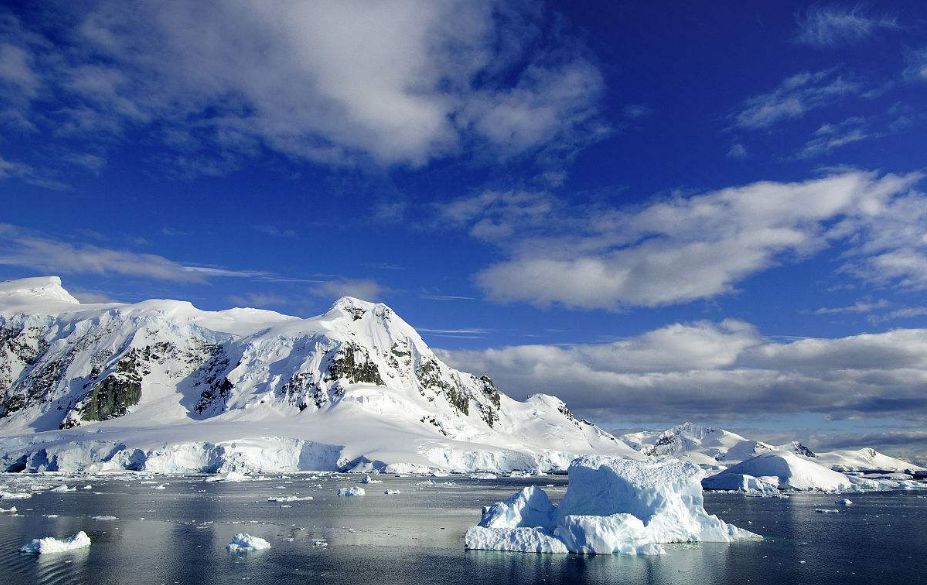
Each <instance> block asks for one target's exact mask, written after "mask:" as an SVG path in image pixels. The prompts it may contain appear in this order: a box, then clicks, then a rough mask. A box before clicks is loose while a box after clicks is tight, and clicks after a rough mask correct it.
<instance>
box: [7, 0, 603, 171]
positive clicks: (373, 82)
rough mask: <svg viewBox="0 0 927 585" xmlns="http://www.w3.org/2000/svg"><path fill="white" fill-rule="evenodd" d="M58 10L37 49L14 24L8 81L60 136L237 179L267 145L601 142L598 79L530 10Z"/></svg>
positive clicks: (333, 5)
mask: <svg viewBox="0 0 927 585" xmlns="http://www.w3.org/2000/svg"><path fill="white" fill-rule="evenodd" d="M59 8H60V9H59V10H58V12H56V15H55V18H54V19H46V21H44V22H41V23H40V24H41V29H42V33H43V35H45V36H42V37H41V41H42V42H38V43H36V42H31V43H30V42H27V41H26V40H25V38H26V36H27V35H31V37H30V38H35V37H36V35H37V34H38V33H37V32H35V31H30V32H28V33H27V32H26V30H25V29H26V28H28V26H27V25H22V23H20V22H19V21H17V20H16V19H15V18H14V17H7V20H8V21H10V22H14V23H16V25H17V26H15V27H14V26H10V27H7V29H8V30H7V31H6V32H7V34H6V35H5V36H6V37H8V39H7V42H6V43H5V44H2V45H0V54H2V55H8V56H9V57H10V58H9V59H7V60H6V61H5V62H4V61H3V60H0V62H3V63H4V65H3V66H0V81H2V80H8V81H9V82H11V83H16V84H18V85H19V86H21V87H24V88H28V89H30V91H33V92H38V91H39V87H41V86H44V87H45V88H46V91H45V93H44V94H43V95H42V96H40V97H43V98H44V99H45V100H46V101H47V102H49V104H50V106H53V107H49V108H46V110H52V111H57V112H58V117H59V118H61V119H58V120H56V121H55V123H56V125H57V127H58V131H59V132H64V133H70V134H71V135H77V134H78V133H86V132H87V131H88V130H90V129H93V130H94V131H95V133H97V134H99V133H106V134H108V135H109V136H111V137H118V136H119V135H120V133H122V132H123V131H125V130H126V129H129V128H147V127H149V125H153V126H156V127H157V128H158V129H159V132H160V133H161V137H162V139H163V140H164V142H165V144H166V145H167V146H169V147H170V148H172V149H173V150H175V151H176V152H175V157H176V159H177V160H176V161H175V162H176V163H177V164H180V165H181V166H184V167H185V168H187V169H190V170H192V169H197V168H198V167H200V172H213V173H221V172H225V171H227V170H228V169H229V168H233V167H234V166H235V165H236V164H237V162H236V161H237V159H238V158H239V157H246V156H253V155H255V154H256V153H257V152H259V150H260V148H261V147H267V148H270V149H273V150H276V151H278V152H282V153H284V154H286V155H288V156H290V157H293V158H296V159H308V160H313V161H320V162H323V163H335V164H344V163H347V162H353V161H356V160H358V159H359V158H364V159H366V158H369V159H373V160H374V161H376V162H378V163H379V164H382V165H393V164H405V165H412V166H416V165H422V164H425V163H427V162H429V161H430V160H433V159H435V158H440V157H444V156H449V155H453V154H454V153H458V152H460V151H461V150H462V149H469V148H475V149H477V150H483V149H485V148H486V147H490V148H493V149H497V151H498V152H499V153H503V154H505V155H507V156H511V155H517V154H521V153H529V152H532V151H535V150H538V149H549V148H574V147H576V146H577V145H581V144H583V143H584V141H587V140H589V139H590V137H594V136H596V135H598V133H600V132H601V130H602V128H601V123H599V122H596V120H597V119H598V109H599V108H598V103H599V101H600V98H601V96H602V93H603V90H604V88H603V84H602V79H601V75H600V74H599V72H598V69H597V68H596V66H595V65H593V64H592V63H591V61H590V60H589V59H587V58H586V57H584V56H583V54H582V51H581V50H580V49H578V48H577V44H576V42H575V41H574V40H572V39H570V38H569V37H568V36H566V35H565V34H563V32H562V28H563V27H548V26H547V17H548V16H549V15H546V14H545V13H544V11H543V10H542V7H541V6H540V5H537V4H535V3H534V2H523V3H516V4H512V3H503V2H497V1H496V0H476V1H469V0H452V1H449V2H430V1H427V0H389V1H387V2H377V3H369V2H362V1H358V0H347V1H340V2H325V1H323V2H299V1H294V0H288V1H282V2H237V1H236V2H179V1H168V2H154V1H143V2H133V3H132V4H126V3H125V2H121V1H118V0H97V1H94V2H90V3H89V4H81V5H80V6H73V7H70V6H67V5H61V6H59ZM27 24H28V25H29V26H34V27H36V28H39V24H36V23H31V22H30V23H27ZM548 28H551V29H556V31H555V32H550V31H548ZM49 39H54V42H52V41H50V40H49ZM30 64H36V65H34V66H33V65H30ZM59 100H61V102H60V103H58V102H59ZM65 101H66V102H67V103H65ZM216 152H218V153H219V154H218V155H217V154H215V153H216ZM213 159H214V160H213Z"/></svg>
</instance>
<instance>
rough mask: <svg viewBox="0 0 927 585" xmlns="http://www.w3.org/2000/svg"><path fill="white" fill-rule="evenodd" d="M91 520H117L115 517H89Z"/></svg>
mask: <svg viewBox="0 0 927 585" xmlns="http://www.w3.org/2000/svg"><path fill="white" fill-rule="evenodd" d="M90 519H91V520H99V521H100V522H112V521H113V520H119V518H117V517H115V516H91V517H90Z"/></svg>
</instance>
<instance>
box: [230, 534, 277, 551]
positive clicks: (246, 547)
mask: <svg viewBox="0 0 927 585" xmlns="http://www.w3.org/2000/svg"><path fill="white" fill-rule="evenodd" d="M268 548H270V543H269V542H267V541H266V540H264V539H263V538H261V537H260V536H251V535H250V534H245V533H244V532H239V533H238V534H236V535H235V536H233V537H232V541H231V542H229V543H228V544H227V545H226V546H225V550H227V551H229V552H230V553H246V552H253V551H257V550H266V549H268Z"/></svg>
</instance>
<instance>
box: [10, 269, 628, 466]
mask: <svg viewBox="0 0 927 585" xmlns="http://www.w3.org/2000/svg"><path fill="white" fill-rule="evenodd" d="M588 453H599V454H607V455H617V456H623V457H630V458H638V459H640V458H642V457H643V456H642V455H641V454H640V453H639V452H638V451H636V450H634V449H632V448H630V447H629V446H628V445H626V444H625V443H624V442H622V441H619V440H617V439H616V438H615V437H613V436H612V435H610V434H608V433H606V432H604V431H602V430H601V429H599V428H598V427H596V426H595V425H593V424H591V423H589V422H586V421H583V420H579V419H577V418H576V417H574V416H573V415H572V414H571V413H570V411H569V410H568V409H567V407H566V405H564V403H563V402H562V401H560V400H559V399H557V398H555V397H553V396H547V395H540V394H539V395H535V396H532V397H531V398H529V399H528V400H526V401H525V402H518V401H515V400H512V399H510V398H509V397H508V396H506V395H505V394H503V393H501V392H500V391H499V390H498V389H497V388H496V387H495V385H494V384H493V382H492V380H491V379H489V378H488V377H485V376H476V375H472V374H468V373H464V372H460V371H457V370H454V369H452V368H450V367H449V366H447V365H446V364H444V363H443V362H442V361H441V360H440V359H438V358H437V357H436V355H435V354H434V353H433V352H432V351H431V349H429V348H428V346H427V345H426V344H425V343H424V341H423V340H422V338H421V337H420V336H419V335H418V333H416V331H415V330H414V329H413V328H412V327H411V326H410V325H408V324H407V323H406V322H405V321H403V320H402V319H401V318H400V317H399V316H397V315H396V314H395V313H394V312H393V311H392V310H391V309H390V308H389V307H387V306H385V305H383V304H374V303H369V302H365V301H362V300H359V299H355V298H350V297H345V298H342V299H340V300H338V301H337V302H336V303H335V304H334V305H333V306H332V307H331V309H330V310H329V311H328V312H326V313H325V314H323V315H320V316H318V317H313V318H309V319H300V318H296V317H289V316H286V315H281V314H279V313H275V312H271V311H263V310H257V309H230V310H226V311H203V310H200V309H197V308H196V307H194V306H193V305H191V304H190V303H188V302H183V301H171V300H151V301H145V302H141V303H136V304H81V303H79V302H78V301H77V300H76V299H75V298H74V297H73V296H71V295H70V294H69V293H68V292H67V291H66V290H65V289H64V288H62V286H61V281H60V279H59V278H57V277H42V278H29V279H22V280H16V281H10V282H6V283H2V284H0V466H2V467H3V468H8V469H12V470H16V469H49V470H54V469H61V470H74V469H85V468H89V469H119V468H131V469H147V470H153V471H166V472H189V471H222V470H233V469H235V470H266V471H270V470H274V471H278V470H297V469H336V468H338V469H345V468H381V469H387V468H388V469H391V470H396V471H402V470H425V469H436V468H437V469H444V470H456V471H474V470H491V471H510V470H517V469H521V470H526V471H527V470H538V469H540V470H549V469H558V468H562V469H566V467H567V466H568V465H569V461H570V460H571V459H572V458H573V457H575V456H577V455H580V454H588Z"/></svg>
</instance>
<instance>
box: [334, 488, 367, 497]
mask: <svg viewBox="0 0 927 585" xmlns="http://www.w3.org/2000/svg"><path fill="white" fill-rule="evenodd" d="M338 495H339V496H366V495H367V492H365V491H364V488H359V487H349V488H341V489H340V490H338Z"/></svg>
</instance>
